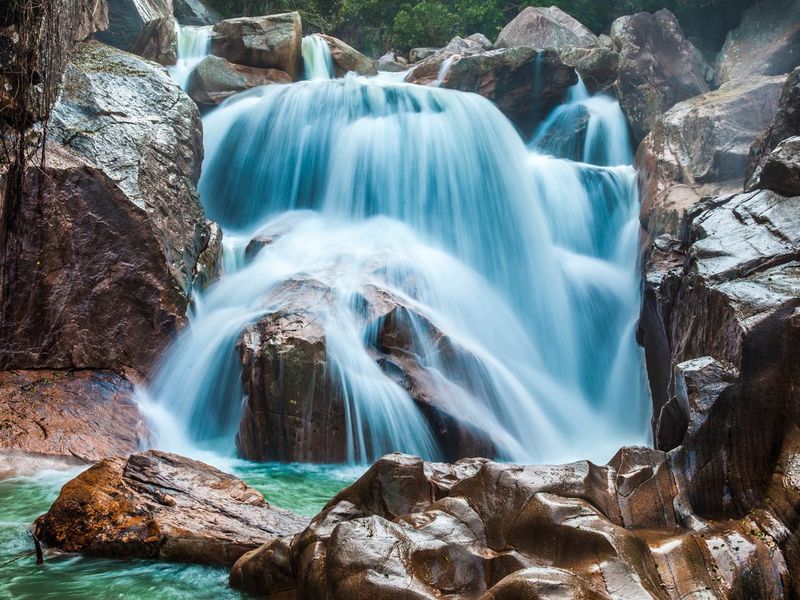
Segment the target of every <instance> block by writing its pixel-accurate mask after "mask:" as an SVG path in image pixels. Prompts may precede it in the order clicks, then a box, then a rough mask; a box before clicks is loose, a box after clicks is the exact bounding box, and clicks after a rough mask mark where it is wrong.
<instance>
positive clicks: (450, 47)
mask: <svg viewBox="0 0 800 600" xmlns="http://www.w3.org/2000/svg"><path fill="white" fill-rule="evenodd" d="M483 52H484V49H483V46H481V45H480V44H479V43H478V42H475V41H473V40H466V39H464V38H460V37H454V38H453V39H452V40H450V41H449V42H448V44H447V46H445V47H444V48H442V49H440V50H437V51H436V52H434V53H433V54H432V55H431V56H429V57H428V58H425V59H424V60H422V61H421V62H420V63H419V64H417V65H415V66H414V69H413V70H412V71H411V72H410V73H409V74H408V76H407V77H406V81H408V82H410V83H418V84H421V85H428V84H430V83H433V82H437V81H438V79H439V75H440V74H441V71H442V65H445V63H446V62H448V61H451V62H452V60H454V59H455V58H457V57H462V56H472V55H474V54H481V53H483ZM390 59H391V60H392V61H394V60H395V57H390Z"/></svg>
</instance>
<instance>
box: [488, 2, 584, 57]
mask: <svg viewBox="0 0 800 600" xmlns="http://www.w3.org/2000/svg"><path fill="white" fill-rule="evenodd" d="M597 45H598V41H597V36H596V35H594V34H593V33H592V32H591V31H589V30H588V29H587V28H586V27H584V26H583V25H582V24H581V23H580V22H579V21H577V20H576V19H574V18H573V17H571V16H570V15H568V14H567V13H565V12H564V11H563V10H561V9H560V8H558V7H556V6H551V7H549V8H545V7H538V6H529V7H527V8H525V9H523V11H522V12H521V13H519V14H518V15H517V16H516V17H514V19H513V20H512V21H511V22H510V23H509V24H508V25H506V26H505V27H504V28H503V30H502V31H501V32H500V35H499V36H498V37H497V41H496V42H495V47H496V48H514V47H517V46H528V47H530V48H537V49H545V48H549V49H551V50H555V51H556V52H559V53H560V52H561V51H562V50H564V49H566V48H594V47H596V46H597Z"/></svg>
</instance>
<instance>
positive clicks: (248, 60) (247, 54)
mask: <svg viewBox="0 0 800 600" xmlns="http://www.w3.org/2000/svg"><path fill="white" fill-rule="evenodd" d="M302 41H303V28H302V24H301V22H300V15H299V14H298V13H296V12H291V13H285V14H280V15H268V16H265V17H240V18H237V19H226V20H224V21H220V22H219V23H217V24H216V25H214V29H213V34H212V37H211V52H212V53H213V54H215V55H217V56H221V57H222V58H224V59H227V60H228V61H230V62H232V63H236V64H240V65H246V66H248V67H257V68H261V69H278V70H280V71H283V72H285V73H288V74H289V77H291V78H292V80H293V81H296V80H297V79H298V77H299V76H300V73H301V72H302V68H303V55H302V49H301V44H302Z"/></svg>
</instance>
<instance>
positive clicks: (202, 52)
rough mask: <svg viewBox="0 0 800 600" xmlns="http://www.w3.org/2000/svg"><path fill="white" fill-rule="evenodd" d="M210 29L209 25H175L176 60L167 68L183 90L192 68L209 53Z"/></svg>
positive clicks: (187, 82)
mask: <svg viewBox="0 0 800 600" xmlns="http://www.w3.org/2000/svg"><path fill="white" fill-rule="evenodd" d="M212 29H213V27H211V26H210V25H209V26H203V27H193V26H189V25H177V28H176V34H177V36H178V61H177V63H176V64H175V65H173V66H171V67H168V68H167V70H168V71H169V72H170V74H171V75H172V77H173V78H174V79H175V81H177V82H178V83H179V84H180V86H181V88H182V89H183V90H184V91H186V88H187V86H188V84H189V75H190V74H191V73H192V69H194V68H195V66H196V65H197V63H199V62H200V61H201V60H203V59H204V58H205V57H206V56H208V55H209V54H210V53H211V30H212Z"/></svg>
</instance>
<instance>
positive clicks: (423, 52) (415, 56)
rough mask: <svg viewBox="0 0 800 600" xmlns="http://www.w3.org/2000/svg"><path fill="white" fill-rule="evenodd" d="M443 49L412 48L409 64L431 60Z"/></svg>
mask: <svg viewBox="0 0 800 600" xmlns="http://www.w3.org/2000/svg"><path fill="white" fill-rule="evenodd" d="M439 50H441V48H412V49H411V52H409V53H408V62H410V63H418V62H419V61H421V60H425V59H426V58H430V57H431V56H433V55H434V54H436V53H437V52H438V51H439Z"/></svg>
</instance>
